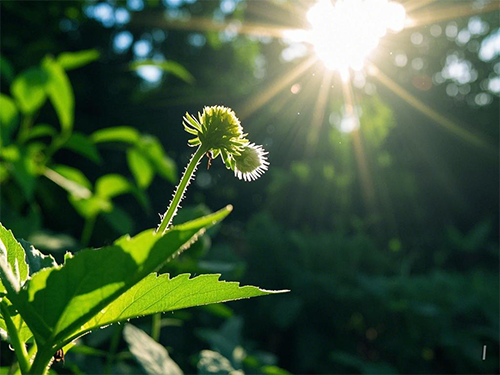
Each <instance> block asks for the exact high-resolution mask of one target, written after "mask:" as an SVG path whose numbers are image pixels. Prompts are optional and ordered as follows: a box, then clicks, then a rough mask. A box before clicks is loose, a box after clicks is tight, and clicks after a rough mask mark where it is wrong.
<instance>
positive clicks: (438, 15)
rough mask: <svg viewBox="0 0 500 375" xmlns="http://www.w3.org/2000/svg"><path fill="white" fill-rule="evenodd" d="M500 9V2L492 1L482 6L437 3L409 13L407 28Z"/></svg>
mask: <svg viewBox="0 0 500 375" xmlns="http://www.w3.org/2000/svg"><path fill="white" fill-rule="evenodd" d="M499 10H500V2H499V1H492V2H491V3H489V4H486V5H485V6H483V7H482V8H474V7H472V5H471V3H465V4H452V5H449V4H446V5H442V4H441V3H440V4H436V6H430V7H427V8H423V9H421V10H420V11H419V12H416V13H415V14H409V15H408V19H407V23H406V25H405V29H411V28H415V27H421V26H425V25H430V24H432V23H437V22H442V21H448V20H451V19H457V18H464V17H471V16H475V15H478V14H484V13H489V12H494V11H499Z"/></svg>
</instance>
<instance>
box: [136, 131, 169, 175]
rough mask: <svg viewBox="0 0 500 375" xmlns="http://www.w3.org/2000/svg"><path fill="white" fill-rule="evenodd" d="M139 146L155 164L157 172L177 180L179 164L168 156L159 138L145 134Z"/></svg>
mask: <svg viewBox="0 0 500 375" xmlns="http://www.w3.org/2000/svg"><path fill="white" fill-rule="evenodd" d="M139 147H140V149H141V151H142V153H143V154H144V155H146V156H147V157H148V158H149V160H150V161H151V163H152V164H153V165H154V167H155V170H156V172H157V173H158V174H159V175H160V176H161V177H163V178H164V179H166V180H168V181H170V182H172V183H176V182H177V166H176V165H175V163H174V161H173V160H172V159H171V158H169V157H168V156H167V154H166V153H165V150H164V149H163V146H162V145H161V143H160V141H159V140H158V138H156V137H153V136H150V135H145V136H143V137H142V138H141V140H140V142H139Z"/></svg>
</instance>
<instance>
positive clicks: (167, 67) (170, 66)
mask: <svg viewBox="0 0 500 375" xmlns="http://www.w3.org/2000/svg"><path fill="white" fill-rule="evenodd" d="M143 66H155V67H157V68H160V69H161V70H163V71H164V72H167V73H171V74H173V75H174V76H176V77H177V78H180V79H182V80H183V81H184V82H186V83H189V84H190V85H192V84H194V83H195V79H194V77H193V75H192V74H191V73H189V71H188V70H187V69H186V68H184V67H183V66H182V65H181V64H179V63H177V62H175V61H172V60H169V61H154V60H143V61H135V62H133V63H131V64H130V69H132V70H137V69H139V68H140V67H143Z"/></svg>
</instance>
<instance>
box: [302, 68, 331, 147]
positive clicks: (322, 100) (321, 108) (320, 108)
mask: <svg viewBox="0 0 500 375" xmlns="http://www.w3.org/2000/svg"><path fill="white" fill-rule="evenodd" d="M333 73H334V72H333V71H332V70H327V71H326V72H325V74H324V75H323V79H322V81H321V86H320V91H319V94H318V99H317V100H316V103H315V105H314V111H313V114H312V120H311V126H310V129H309V133H308V135H307V147H306V153H308V154H309V155H313V154H314V152H315V150H316V145H317V143H318V137H319V131H320V129H321V125H322V124H323V120H324V118H325V110H326V104H327V100H328V94H329V91H330V85H331V83H332V78H333Z"/></svg>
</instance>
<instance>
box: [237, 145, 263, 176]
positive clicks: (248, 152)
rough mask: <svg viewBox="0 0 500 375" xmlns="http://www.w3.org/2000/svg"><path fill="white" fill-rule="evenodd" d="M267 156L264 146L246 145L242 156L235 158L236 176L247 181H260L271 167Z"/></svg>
mask: <svg viewBox="0 0 500 375" xmlns="http://www.w3.org/2000/svg"><path fill="white" fill-rule="evenodd" d="M267 154H268V153H267V152H266V151H264V149H263V148H262V146H258V145H256V144H255V143H250V144H248V145H246V146H245V148H244V149H243V151H241V153H240V155H235V156H234V175H235V176H236V177H238V178H239V179H240V180H241V179H243V180H245V181H253V180H256V179H258V178H259V177H260V176H262V175H263V174H264V173H265V172H266V171H267V168H268V166H269V162H268V161H267V157H266V155H267Z"/></svg>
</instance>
